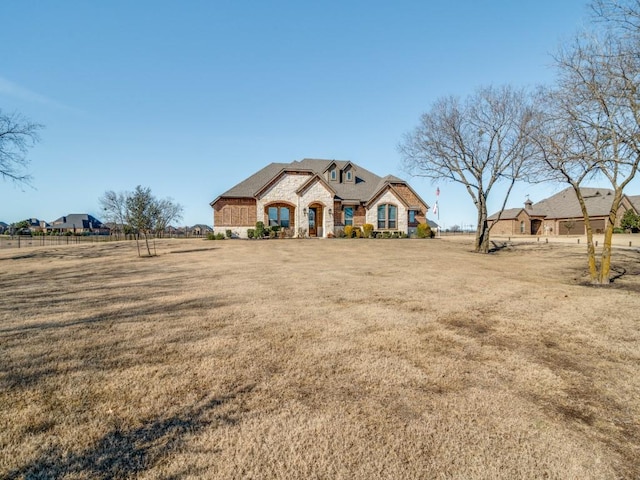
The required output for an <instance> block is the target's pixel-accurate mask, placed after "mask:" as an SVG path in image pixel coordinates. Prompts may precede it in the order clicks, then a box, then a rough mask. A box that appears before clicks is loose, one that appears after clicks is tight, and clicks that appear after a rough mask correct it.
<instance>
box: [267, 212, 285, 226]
mask: <svg viewBox="0 0 640 480" xmlns="http://www.w3.org/2000/svg"><path fill="white" fill-rule="evenodd" d="M268 214H269V226H270V227H274V226H280V227H282V228H289V207H269V209H268Z"/></svg>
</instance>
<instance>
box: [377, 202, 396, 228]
mask: <svg viewBox="0 0 640 480" xmlns="http://www.w3.org/2000/svg"><path fill="white" fill-rule="evenodd" d="M397 216H398V207H396V206H395V205H391V204H386V203H385V204H383V205H378V228H379V229H394V228H396V227H397Z"/></svg>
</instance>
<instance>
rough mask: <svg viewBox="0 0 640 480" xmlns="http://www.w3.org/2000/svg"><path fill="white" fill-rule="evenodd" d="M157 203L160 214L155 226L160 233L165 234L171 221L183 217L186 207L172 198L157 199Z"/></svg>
mask: <svg viewBox="0 0 640 480" xmlns="http://www.w3.org/2000/svg"><path fill="white" fill-rule="evenodd" d="M156 203H157V210H158V214H157V215H158V216H157V219H156V222H155V228H156V232H157V233H158V234H160V235H164V231H165V230H166V228H167V227H168V226H169V224H170V223H171V222H175V221H179V220H181V219H182V212H183V211H184V208H183V207H182V205H180V204H179V203H174V202H173V200H172V199H170V198H165V199H163V200H156Z"/></svg>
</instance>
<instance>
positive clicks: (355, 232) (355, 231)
mask: <svg viewBox="0 0 640 480" xmlns="http://www.w3.org/2000/svg"><path fill="white" fill-rule="evenodd" d="M352 236H354V237H356V238H361V237H362V230H360V228H359V227H356V228H354V229H353V232H352Z"/></svg>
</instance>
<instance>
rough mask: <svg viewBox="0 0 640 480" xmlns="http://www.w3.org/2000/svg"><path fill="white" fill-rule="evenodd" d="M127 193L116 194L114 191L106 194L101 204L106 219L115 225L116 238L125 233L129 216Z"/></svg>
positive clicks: (101, 199) (100, 200) (101, 198)
mask: <svg viewBox="0 0 640 480" xmlns="http://www.w3.org/2000/svg"><path fill="white" fill-rule="evenodd" d="M127 195H128V194H127V193H125V192H119V193H116V192H114V191H113V190H109V191H106V192H104V195H103V196H102V197H100V199H99V202H100V205H101V206H102V211H103V213H104V219H105V221H107V222H110V223H112V224H113V229H114V230H115V232H116V236H118V235H119V234H120V233H124V229H125V224H126V216H127Z"/></svg>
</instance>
